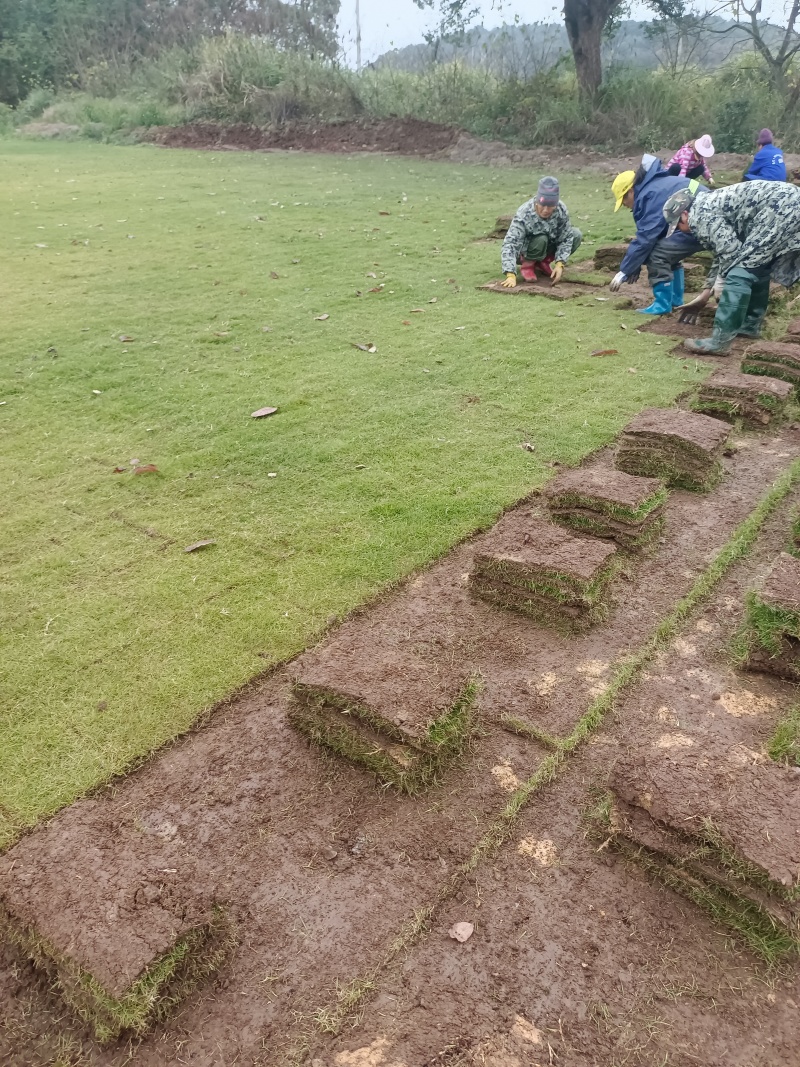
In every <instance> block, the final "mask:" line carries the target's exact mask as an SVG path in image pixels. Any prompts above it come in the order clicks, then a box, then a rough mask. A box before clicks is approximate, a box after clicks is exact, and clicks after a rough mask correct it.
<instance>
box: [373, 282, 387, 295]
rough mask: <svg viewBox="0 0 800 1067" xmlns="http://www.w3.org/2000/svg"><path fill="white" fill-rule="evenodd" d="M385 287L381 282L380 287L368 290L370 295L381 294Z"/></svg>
mask: <svg viewBox="0 0 800 1067" xmlns="http://www.w3.org/2000/svg"><path fill="white" fill-rule="evenodd" d="M385 285H386V283H385V282H381V284H380V285H376V286H374V287H373V288H372V289H370V292H371V293H382V292H383V288H384V286H385Z"/></svg>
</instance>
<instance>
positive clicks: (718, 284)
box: [711, 274, 725, 300]
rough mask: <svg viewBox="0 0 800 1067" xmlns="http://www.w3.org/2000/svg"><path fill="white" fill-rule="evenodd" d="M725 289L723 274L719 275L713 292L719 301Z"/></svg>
mask: <svg viewBox="0 0 800 1067" xmlns="http://www.w3.org/2000/svg"><path fill="white" fill-rule="evenodd" d="M724 288H725V279H724V278H723V277H722V275H721V274H718V275H717V277H716V278H715V279H714V288H713V289H712V290H711V292H712V293H713V294H714V296H715V298H716V299H717V300H719V298H720V297H721V296H722V290H723V289H724Z"/></svg>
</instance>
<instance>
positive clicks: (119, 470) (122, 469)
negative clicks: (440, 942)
mask: <svg viewBox="0 0 800 1067" xmlns="http://www.w3.org/2000/svg"><path fill="white" fill-rule="evenodd" d="M127 470H128V468H127V467H115V468H114V474H125V473H126V472H127Z"/></svg>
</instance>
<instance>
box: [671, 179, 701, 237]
mask: <svg viewBox="0 0 800 1067" xmlns="http://www.w3.org/2000/svg"><path fill="white" fill-rule="evenodd" d="M698 188H699V185H698V183H697V182H696V181H691V182H689V185H688V186H687V187H686V188H685V189H679V190H678V191H677V193H673V194H672V196H671V197H670V198H669V199H668V200H667V202H666V204H664V218H665V219H666V220H667V223H668V224H669V229H668V230H667V237H671V236H672V235H673V233H675V230H676V229H677V228H678V223H679V222H680V221H681V215H682V214H683V213H684V211H688V210H689V208H690V207H691V206H692V204H693V203H694V202H695V199H696V197H697V190H698Z"/></svg>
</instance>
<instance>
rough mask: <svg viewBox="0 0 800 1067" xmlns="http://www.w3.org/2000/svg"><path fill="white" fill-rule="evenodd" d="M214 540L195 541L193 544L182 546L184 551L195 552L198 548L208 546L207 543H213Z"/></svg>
mask: <svg viewBox="0 0 800 1067" xmlns="http://www.w3.org/2000/svg"><path fill="white" fill-rule="evenodd" d="M216 543H217V542H216V541H195V543H194V544H193V545H187V546H186V548H184V550H183V551H184V552H196V551H197V550H198V549H199V548H208V546H209V545H215V544H216Z"/></svg>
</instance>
